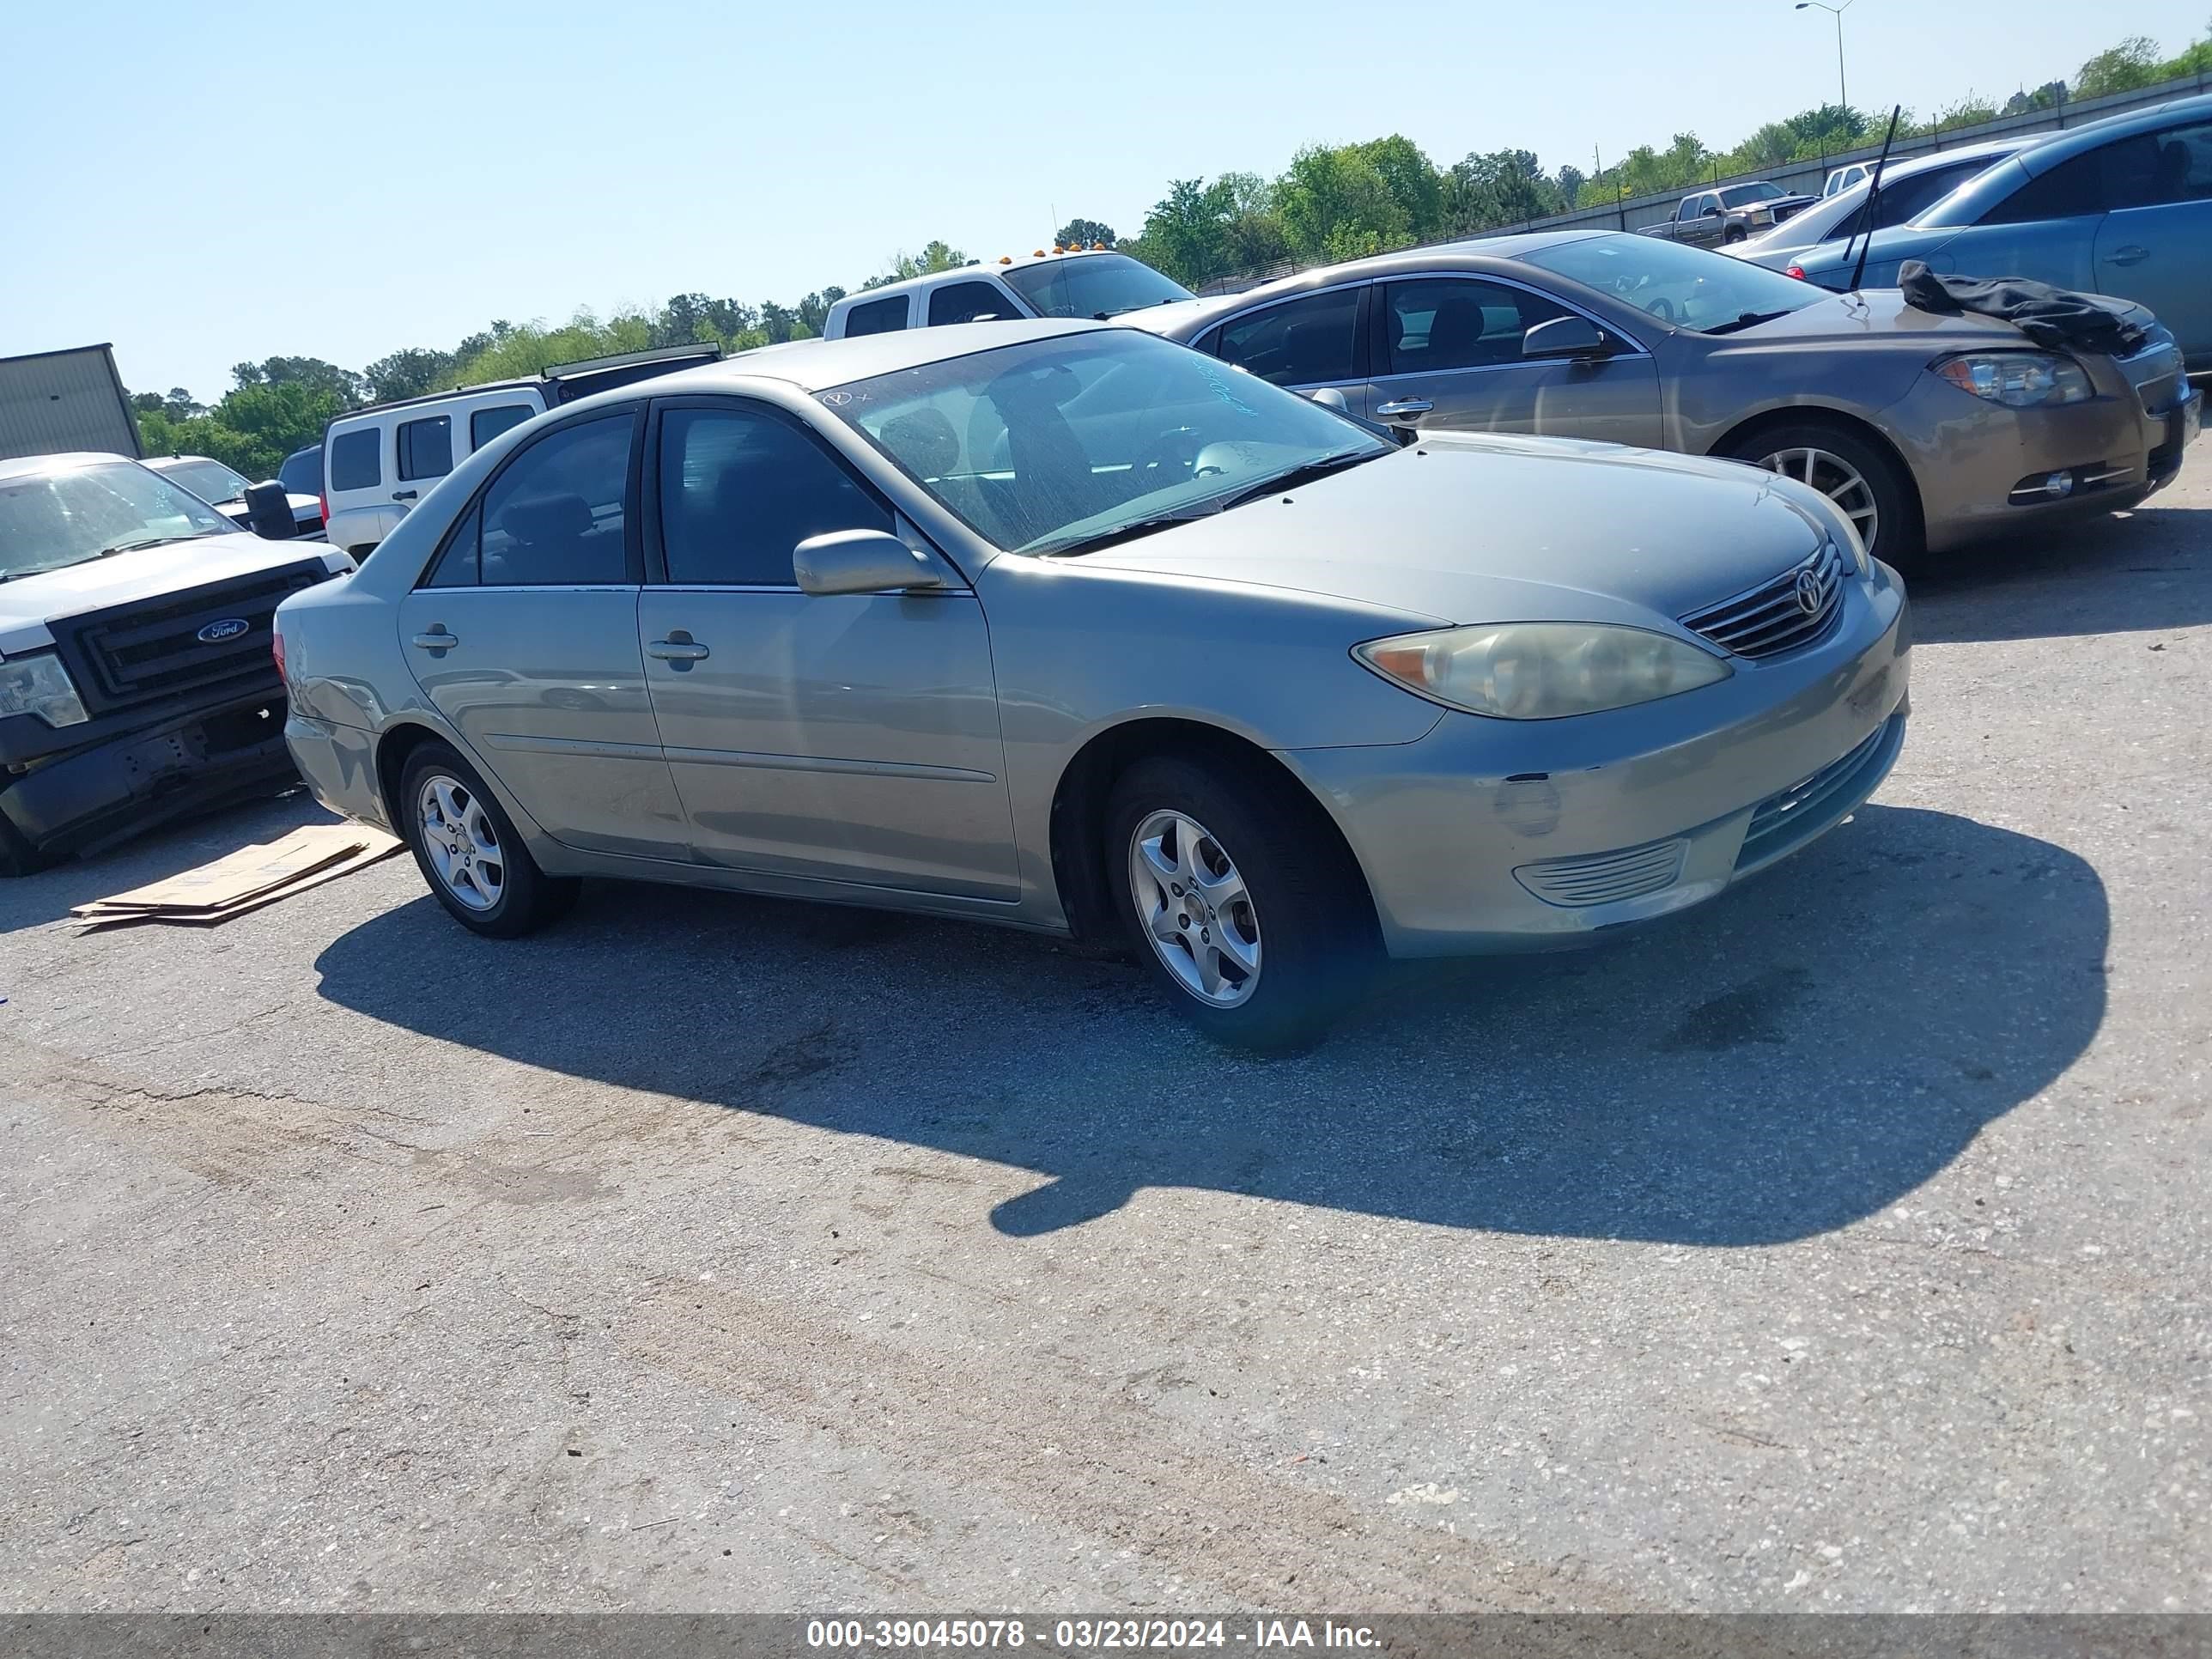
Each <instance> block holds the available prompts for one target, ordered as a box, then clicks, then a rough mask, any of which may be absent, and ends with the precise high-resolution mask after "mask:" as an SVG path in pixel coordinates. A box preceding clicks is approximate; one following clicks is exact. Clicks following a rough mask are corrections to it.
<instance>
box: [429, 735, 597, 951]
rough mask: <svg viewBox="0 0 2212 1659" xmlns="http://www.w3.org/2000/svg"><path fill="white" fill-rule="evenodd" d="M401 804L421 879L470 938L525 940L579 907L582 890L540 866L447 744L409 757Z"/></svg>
mask: <svg viewBox="0 0 2212 1659" xmlns="http://www.w3.org/2000/svg"><path fill="white" fill-rule="evenodd" d="M398 805H399V810H400V812H401V814H402V818H401V823H402V825H403V827H404V829H405V832H406V836H407V845H408V847H409V848H410V850H411V851H412V852H413V853H414V854H415V862H416V865H417V866H419V867H420V868H421V870H422V879H423V880H425V881H427V882H428V883H429V884H430V891H431V892H432V893H433V894H434V895H435V896H436V897H437V900H438V902H439V903H441V904H442V905H444V906H445V907H446V910H447V914H448V915H451V916H452V917H453V920H454V921H458V922H459V923H460V924H461V926H463V927H466V928H467V929H469V930H470V931H471V933H483V934H484V935H486V936H487V937H489V938H492V939H515V938H519V937H520V936H521V935H522V934H524V933H534V932H535V931H536V930H537V929H538V928H540V927H544V925H545V924H546V923H547V922H549V921H553V920H554V919H555V918H556V917H557V916H558V915H561V913H562V911H564V910H566V909H567V908H568V907H569V906H570V905H572V904H574V902H576V893H577V890H578V887H579V885H580V884H579V883H577V882H576V881H575V880H574V878H560V877H554V876H549V875H547V874H546V873H545V872H544V871H543V870H541V869H539V868H538V860H535V859H533V858H532V857H531V856H530V853H529V850H528V849H527V848H525V847H524V846H523V844H522V837H521V836H520V835H519V834H517V833H516V831H515V828H514V824H513V821H512V820H510V819H509V818H508V817H507V813H506V812H505V811H504V810H502V809H501V806H500V804H499V802H498V801H497V800H496V799H494V798H493V796H492V793H491V792H490V791H489V789H487V788H485V787H483V780H482V779H480V778H478V777H477V775H476V773H475V771H474V770H473V769H471V767H470V766H469V764H468V763H466V762H465V761H464V760H462V758H461V757H459V755H457V754H455V753H454V752H453V750H452V749H451V748H450V747H449V746H447V744H442V743H426V744H423V745H422V747H421V748H420V749H417V750H416V751H415V752H414V753H413V754H412V755H410V756H409V757H407V766H406V769H405V770H404V772H403V773H402V774H401V776H400V783H399V803H398Z"/></svg>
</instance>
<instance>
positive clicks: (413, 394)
mask: <svg viewBox="0 0 2212 1659" xmlns="http://www.w3.org/2000/svg"><path fill="white" fill-rule="evenodd" d="M459 364H460V359H459V357H458V356H456V355H455V354H454V353H453V352H450V351H435V350H431V349H428V348H426V347H422V346H409V347H407V348H406V349H404V350H400V351H395V352H392V354H391V355H390V356H384V357H379V358H378V359H377V360H376V361H375V362H373V363H371V364H370V365H369V366H368V368H365V369H363V370H362V372H361V378H362V380H363V381H365V382H366V383H367V386H368V398H369V401H370V402H372V403H379V404H383V403H390V402H392V400H393V399H394V398H419V397H421V396H422V394H423V393H424V392H435V391H437V390H439V389H440V388H441V387H443V386H450V385H452V384H453V371H454V370H455V369H456V368H459Z"/></svg>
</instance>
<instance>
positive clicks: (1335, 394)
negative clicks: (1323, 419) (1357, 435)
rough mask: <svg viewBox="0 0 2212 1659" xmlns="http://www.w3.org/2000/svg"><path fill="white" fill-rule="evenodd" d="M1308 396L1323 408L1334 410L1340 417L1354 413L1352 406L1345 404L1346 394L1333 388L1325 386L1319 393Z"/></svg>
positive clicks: (1307, 394) (1308, 394)
mask: <svg viewBox="0 0 2212 1659" xmlns="http://www.w3.org/2000/svg"><path fill="white" fill-rule="evenodd" d="M1306 396H1307V397H1309V398H1312V399H1313V400H1314V401H1315V402H1316V403H1317V404H1321V405H1322V408H1324V409H1333V410H1335V411H1336V412H1337V413H1338V414H1340V415H1349V414H1351V413H1352V405H1351V404H1348V403H1346V402H1345V400H1344V394H1343V393H1342V392H1339V391H1338V390H1337V389H1336V388H1335V387H1334V386H1323V387H1322V389H1321V390H1320V391H1318V392H1307V393H1306Z"/></svg>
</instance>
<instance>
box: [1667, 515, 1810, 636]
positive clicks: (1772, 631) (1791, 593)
mask: <svg viewBox="0 0 2212 1659" xmlns="http://www.w3.org/2000/svg"><path fill="white" fill-rule="evenodd" d="M1808 577H1809V578H1810V580H1809V581H1808V580H1806V579H1807V578H1808ZM1843 592H1844V555H1843V550H1841V549H1840V548H1838V546H1837V545H1836V544H1834V543H1833V542H1825V543H1823V544H1821V546H1820V550H1819V551H1818V552H1816V553H1815V554H1814V555H1813V556H1812V557H1811V558H1809V559H1808V560H1806V561H1805V562H1804V563H1802V564H1798V565H1792V566H1791V567H1790V568H1789V569H1787V570H1785V571H1784V572H1783V573H1782V574H1780V575H1778V576H1777V577H1775V578H1774V579H1773V580H1771V581H1766V582H1761V583H1760V584H1759V586H1757V587H1754V588H1753V589H1752V590H1751V591H1750V592H1747V593H1739V594H1737V595H1736V596H1735V598H1734V599H1723V600H1722V601H1721V602H1720V603H1719V604H1718V605H1707V606H1706V607H1705V609H1704V610H1703V611H1692V612H1691V613H1690V614H1689V615H1688V616H1686V617H1683V618H1682V626H1683V627H1685V628H1686V629H1689V630H1690V631H1691V632H1692V633H1693V634H1699V635H1704V636H1705V638H1706V639H1709V640H1711V641H1712V642H1713V643H1714V644H1715V645H1717V646H1718V647H1720V648H1721V649H1722V650H1723V651H1727V652H1729V653H1733V654H1734V655H1736V656H1739V657H1771V656H1775V655H1777V654H1778V653H1781V652H1784V651H1792V650H1795V649H1796V647H1799V646H1801V645H1810V644H1812V643H1813V641H1815V640H1817V639H1819V638H1820V636H1821V635H1824V634H1826V632H1827V631H1828V629H1831V628H1832V627H1833V626H1834V625H1835V622H1836V618H1837V617H1838V616H1839V615H1841V614H1842V611H1843V605H1842V599H1843ZM1808 599H1809V600H1810V604H1809V605H1808Z"/></svg>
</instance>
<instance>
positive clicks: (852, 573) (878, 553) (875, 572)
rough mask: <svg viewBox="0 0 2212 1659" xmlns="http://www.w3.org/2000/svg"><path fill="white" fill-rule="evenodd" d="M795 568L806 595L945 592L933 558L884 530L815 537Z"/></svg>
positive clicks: (794, 557)
mask: <svg viewBox="0 0 2212 1659" xmlns="http://www.w3.org/2000/svg"><path fill="white" fill-rule="evenodd" d="M791 568H792V570H793V574H796V575H797V576H798V578H799V592H802V593H817V594H829V593H881V592H884V591H885V590H887V589H902V588H913V587H942V586H945V578H944V577H943V576H942V575H940V574H939V573H938V571H937V569H936V568H935V567H934V566H933V565H932V564H931V563H930V562H929V561H928V560H927V558H925V557H923V556H921V554H919V553H917V552H915V550H913V549H912V548H910V547H908V545H907V544H905V543H904V542H902V541H901V540H900V539H899V538H897V537H896V536H894V535H891V534H890V533H889V532H886V531H882V530H838V531H833V532H830V533H829V535H827V536H809V537H808V538H806V539H805V541H803V542H801V543H799V545H798V546H797V547H795V548H793V550H792V551H791Z"/></svg>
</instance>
